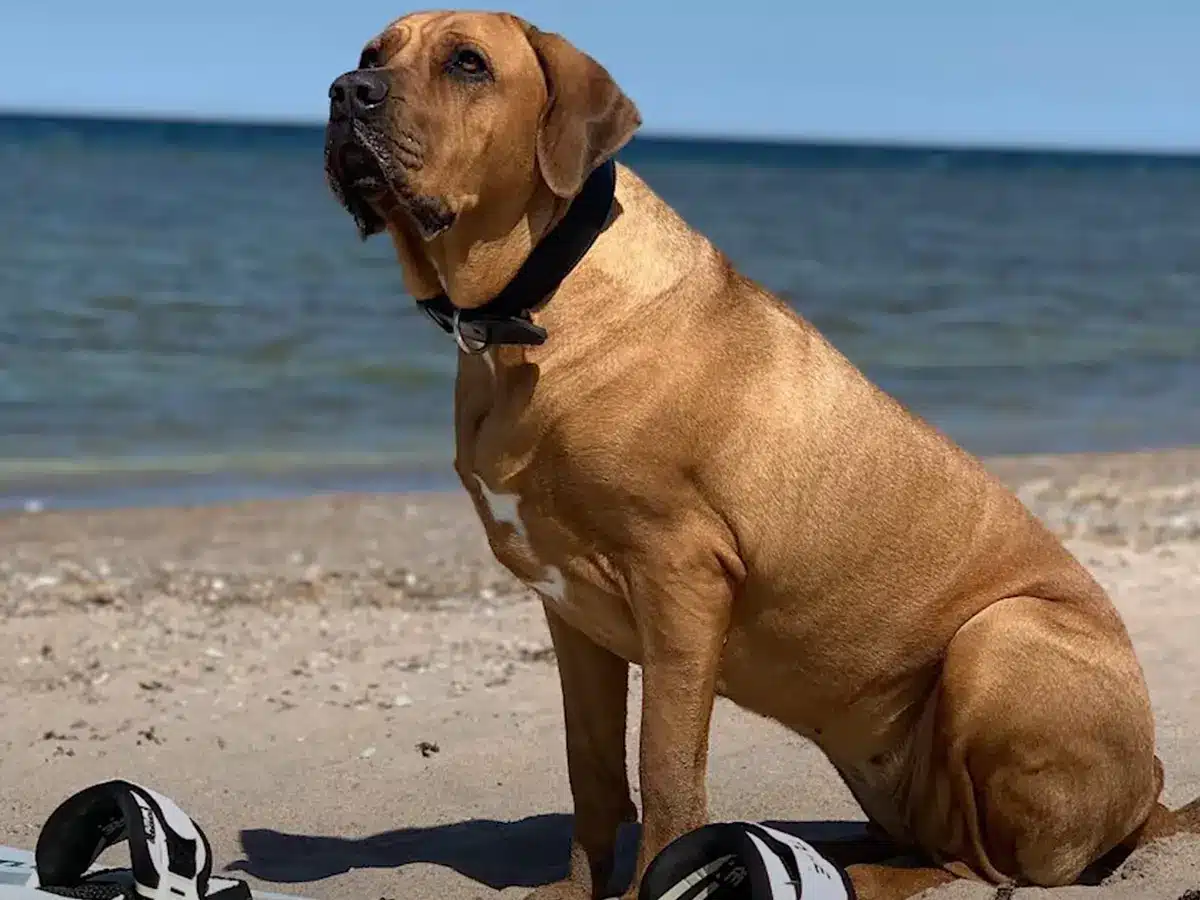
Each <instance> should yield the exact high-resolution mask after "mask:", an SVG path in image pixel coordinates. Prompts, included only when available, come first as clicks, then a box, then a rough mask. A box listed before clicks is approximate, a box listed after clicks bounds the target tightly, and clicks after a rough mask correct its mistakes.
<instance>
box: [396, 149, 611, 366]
mask: <svg viewBox="0 0 1200 900" xmlns="http://www.w3.org/2000/svg"><path fill="white" fill-rule="evenodd" d="M616 186H617V167H616V164H615V163H614V162H613V161H612V160H611V159H610V160H608V161H607V162H606V163H604V165H602V166H600V167H599V168H597V169H595V170H594V171H593V172H592V174H591V175H590V176H588V179H587V181H585V182H584V184H583V187H582V188H581V189H580V191H579V193H578V194H577V195H576V196H575V199H574V200H572V201H571V205H570V207H569V208H568V209H567V212H566V215H564V216H563V217H562V220H561V221H559V223H558V224H557V225H555V226H554V228H553V230H551V231H550V233H549V234H547V235H546V236H545V237H544V238H542V240H541V241H539V242H538V244H537V246H535V247H534V248H533V252H532V253H530V254H529V258H528V259H526V260H525V263H524V264H523V265H522V266H521V268H520V269H518V270H517V274H516V275H514V276H513V279H512V281H510V282H509V283H508V284H507V285H505V286H504V289H503V290H501V291H500V293H499V294H497V295H496V296H495V297H493V298H492V299H491V300H489V301H488V302H487V303H485V304H484V305H483V306H479V307H476V308H474V309H459V308H458V307H456V306H455V305H454V304H453V303H451V302H450V298H449V297H447V296H446V295H445V294H439V295H438V296H436V297H430V298H428V299H426V300H418V301H417V305H418V306H420V307H421V308H422V309H423V310H425V312H427V313H428V314H429V317H430V318H431V319H433V321H434V322H436V323H437V324H438V326H439V327H440V328H441V329H442V330H443V331H445V332H446V333H447V334H452V335H454V338H455V340H456V341H457V342H458V345H459V347H460V348H462V350H464V351H465V352H468V353H481V352H483V350H485V349H487V348H488V347H490V346H493V345H495V344H525V345H536V344H541V343H543V342H544V341H545V340H546V329H544V328H542V327H540V326H538V325H535V324H533V321H532V319H531V316H530V313H531V312H532V311H533V310H535V309H537V308H538V307H539V306H541V305H542V304H543V303H544V302H545V301H546V300H548V299H549V297H550V295H551V294H553V293H554V292H555V291H556V290H557V289H558V286H559V285H560V284H562V282H563V279H565V278H566V277H567V276H568V275H569V274H570V273H571V270H572V269H574V268H575V266H576V265H577V264H578V263H579V261H580V260H581V259H583V255H584V254H585V253H587V251H588V250H589V249H590V248H591V246H592V244H593V242H594V241H595V240H596V238H598V237H599V236H600V232H602V231H603V230H604V225H605V223H606V222H607V221H608V214H609V212H610V210H611V209H612V203H613V195H614V193H615V191H616Z"/></svg>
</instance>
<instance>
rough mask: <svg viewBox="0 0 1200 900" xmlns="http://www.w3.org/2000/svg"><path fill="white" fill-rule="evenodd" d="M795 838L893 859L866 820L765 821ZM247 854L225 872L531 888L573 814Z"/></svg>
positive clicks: (629, 867) (562, 868)
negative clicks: (416, 867) (424, 869)
mask: <svg viewBox="0 0 1200 900" xmlns="http://www.w3.org/2000/svg"><path fill="white" fill-rule="evenodd" d="M764 824H767V825H769V826H771V827H772V828H777V829H779V830H780V831H786V832H788V833H790V834H793V835H796V836H797V837H799V838H802V839H803V840H805V841H808V842H809V843H810V844H812V845H813V846H814V847H815V848H816V849H817V851H818V852H820V853H821V854H822V855H824V856H826V857H827V858H828V859H830V860H832V861H833V862H836V863H839V864H841V865H850V864H852V863H855V862H881V861H883V860H884V859H887V858H889V857H890V858H894V857H895V854H896V850H895V848H894V847H890V848H885V847H884V846H883V845H882V844H880V842H878V841H876V840H874V839H873V838H870V837H868V836H867V833H866V831H865V823H863V822H839V821H813V822H773V821H772V822H766V823H764ZM637 838H638V826H637V825H628V826H625V827H623V828H622V829H621V833H620V835H619V836H618V840H617V861H616V868H615V870H614V872H613V878H612V882H611V884H610V888H611V890H612V891H613V893H614V894H619V893H621V892H623V891H624V889H625V888H626V887H627V886H628V885H629V883H630V881H631V880H632V878H633V868H634V863H635V854H636V849H637ZM241 844H242V850H243V853H244V858H243V859H239V860H237V861H235V862H233V863H231V864H229V865H228V866H227V867H226V871H236V872H245V873H246V874H248V875H251V876H253V877H255V878H259V879H262V880H264V881H272V882H276V883H291V884H295V883H300V882H309V881H319V880H321V879H324V878H330V877H332V876H335V875H340V874H343V873H345V872H349V871H351V870H352V869H398V868H402V867H404V866H408V865H412V864H414V863H431V864H433V865H438V866H444V867H446V868H449V869H453V870H454V871H456V872H458V873H459V874H461V875H463V876H465V877H467V878H470V879H471V880H473V881H475V882H478V883H479V884H481V885H486V886H487V887H489V888H492V889H493V890H497V891H499V890H504V889H505V888H511V887H522V888H535V887H540V886H541V885H544V884H549V883H551V882H554V881H558V880H559V879H561V878H564V877H566V874H567V860H568V856H569V854H570V849H571V817H570V816H569V815H562V814H553V815H539V816H529V817H528V818H525V819H520V820H517V821H513V822H504V821H497V820H492V819H471V820H468V821H464V822H455V823H453V824H450V825H437V826H433V827H429V828H401V829H397V830H395V831H386V832H382V833H380V834H374V835H371V836H369V837H364V838H342V837H334V836H324V835H307V834H286V833H284V832H280V831H274V830H272V829H268V828H254V829H247V830H244V831H242V833H241Z"/></svg>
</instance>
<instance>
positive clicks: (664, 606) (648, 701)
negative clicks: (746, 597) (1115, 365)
mask: <svg viewBox="0 0 1200 900" xmlns="http://www.w3.org/2000/svg"><path fill="white" fill-rule="evenodd" d="M689 575H690V577H688V578H687V580H686V581H685V580H684V578H683V577H680V578H678V579H669V578H663V577H662V576H661V573H659V578H658V579H656V582H655V583H643V584H639V585H635V590H636V591H637V592H638V596H637V598H636V600H635V601H634V606H635V608H636V609H637V611H638V618H639V622H638V625H639V630H640V636H641V640H642V650H643V653H644V658H643V662H642V727H641V746H640V748H639V749H640V761H639V782H640V787H641V794H642V835H641V842H640V845H639V847H638V859H637V869H636V872H635V877H634V881H633V885H632V886H631V887H630V889H629V892H628V893H627V894H626V896H627V897H636V896H637V889H638V886H639V885H640V883H641V879H642V875H643V874H644V873H645V871H646V867H647V866H648V865H649V864H650V862H651V861H652V860H653V859H654V857H655V856H657V855H658V854H659V853H660V852H661V851H662V849H663V848H664V847H666V846H667V844H669V843H670V842H671V841H673V840H674V839H675V838H677V837H679V836H681V835H683V834H685V833H687V832H689V831H691V830H693V829H695V828H699V827H700V826H701V825H704V824H705V823H706V822H707V820H708V793H707V788H706V776H707V769H708V737H709V725H710V722H711V719H712V710H713V703H714V701H715V697H716V684H717V674H718V670H719V668H720V663H721V652H722V648H723V647H724V644H725V636H726V633H727V630H728V627H729V617H730V609H731V606H732V593H731V590H730V585H729V583H728V581H727V580H726V579H725V578H724V573H713V576H712V577H711V578H710V579H704V578H703V577H702V571H700V570H699V567H698V568H697V569H692V570H691V572H690V573H689Z"/></svg>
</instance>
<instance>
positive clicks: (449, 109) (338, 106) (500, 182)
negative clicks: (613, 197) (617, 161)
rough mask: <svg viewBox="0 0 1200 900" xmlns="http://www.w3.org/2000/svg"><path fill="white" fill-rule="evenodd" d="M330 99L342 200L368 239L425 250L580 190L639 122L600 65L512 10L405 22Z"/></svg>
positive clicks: (481, 235) (500, 230) (333, 179)
mask: <svg viewBox="0 0 1200 900" xmlns="http://www.w3.org/2000/svg"><path fill="white" fill-rule="evenodd" d="M329 96H330V104H329V121H328V125H327V128H326V141H325V169H326V173H327V176H328V179H329V183H330V186H331V187H332V189H333V191H334V193H335V195H336V196H337V197H338V199H339V200H340V202H341V203H342V205H343V206H345V208H346V209H347V211H348V212H349V213H350V214H351V215H352V216H353V217H354V219H355V221H356V223H357V225H358V229H359V233H360V235H361V236H362V237H363V238H366V237H369V236H370V235H372V234H375V233H377V232H380V231H383V230H384V229H387V230H388V231H390V232H391V233H392V234H393V237H395V238H396V239H397V240H401V239H403V238H404V236H406V235H407V237H408V239H409V240H410V241H414V242H416V243H418V244H420V243H425V244H428V243H430V242H433V241H435V240H436V239H439V238H444V237H445V236H447V235H450V234H452V233H453V232H455V231H464V232H468V233H470V234H471V235H472V240H477V239H494V238H496V237H497V236H499V235H502V234H504V233H506V232H508V231H511V230H512V229H514V228H516V227H517V225H518V223H519V222H521V221H522V219H523V218H524V217H525V216H526V215H527V214H528V207H529V205H530V204H531V203H533V202H535V200H534V198H535V197H536V196H538V192H539V190H541V191H543V192H544V191H545V189H546V188H548V189H549V192H550V193H551V194H552V195H553V197H557V198H560V199H565V198H569V197H572V196H574V194H575V193H576V192H577V191H578V190H579V188H580V187H581V186H582V184H583V182H584V181H585V180H586V179H587V176H588V175H589V174H590V173H591V172H592V170H593V169H594V168H595V167H596V166H598V165H600V164H601V163H603V162H604V161H606V160H607V159H608V158H609V157H611V156H612V155H613V154H614V153H616V152H617V151H618V150H619V149H620V148H621V147H622V146H623V145H624V144H625V143H626V142H627V141H628V140H629V139H630V138H631V137H632V136H633V133H634V132H635V131H636V129H637V128H638V126H639V125H640V124H641V118H640V115H639V114H638V111H637V109H636V107H635V106H634V104H633V103H632V102H631V101H630V100H629V98H628V97H626V96H625V94H624V93H622V91H621V90H620V88H619V87H618V86H617V85H616V83H615V82H614V81H613V79H612V77H611V76H610V75H609V73H608V72H607V71H606V70H605V69H604V68H603V67H602V66H600V65H599V64H598V63H597V62H596V61H595V60H593V59H592V58H591V57H589V56H587V55H586V54H584V53H583V52H581V51H580V50H578V49H577V48H575V47H574V46H572V45H571V44H570V43H569V42H567V41H566V40H565V39H563V38H562V37H560V36H559V35H556V34H550V33H547V32H542V31H539V30H537V29H536V28H535V27H533V26H532V25H530V24H529V23H527V22H525V21H524V20H522V19H520V18H518V17H516V16H512V15H509V14H505V13H490V12H421V13H413V14H411V15H408V16H404V17H403V18H400V19H398V20H396V21H395V22H393V23H392V24H391V25H389V26H388V27H387V28H385V29H384V30H383V31H382V32H381V33H380V34H379V35H377V36H376V37H374V38H373V39H371V40H370V41H368V42H367V44H366V46H365V47H364V48H363V50H362V54H361V56H360V58H359V61H358V66H357V67H356V68H355V69H354V70H352V71H349V72H346V73H345V74H343V75H341V76H339V77H338V78H337V79H335V80H334V82H333V84H332V85H331V86H330V89H329ZM553 197H552V198H551V199H553ZM459 243H461V241H460V242H459ZM409 249H410V251H411V249H412V248H409ZM402 255H404V254H403V250H402Z"/></svg>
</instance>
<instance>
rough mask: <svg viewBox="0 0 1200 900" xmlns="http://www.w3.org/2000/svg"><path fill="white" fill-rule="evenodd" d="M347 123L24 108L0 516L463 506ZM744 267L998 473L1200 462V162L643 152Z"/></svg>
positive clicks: (435, 392) (444, 371) (3, 315)
mask: <svg viewBox="0 0 1200 900" xmlns="http://www.w3.org/2000/svg"><path fill="white" fill-rule="evenodd" d="M321 148H322V132H321V130H320V128H307V127H267V126H244V125H197V124H182V123H165V122H115V121H103V120H79V119H39V118H29V117H6V118H5V117H0V505H3V506H13V505H26V506H37V505H41V504H45V505H51V506H53V505H93V504H111V503H156V502H204V501H208V500H213V499H224V498H231V497H242V496H271V495H277V494H293V493H296V492H304V491H310V490H325V489H341V488H350V489H358V488H365V489H389V488H398V489H403V488H411V487H433V488H439V487H447V486H451V485H453V484H454V482H453V476H452V472H451V459H452V456H451V454H452V449H451V427H452V425H451V384H452V379H453V372H454V363H455V357H454V350H453V345H452V343H451V342H450V341H448V340H447V339H446V338H445V336H444V335H443V334H442V333H441V332H440V331H438V330H437V329H436V328H434V327H433V326H432V324H431V323H429V322H428V321H427V320H426V319H425V317H424V316H423V315H422V314H420V313H419V312H418V311H417V310H416V309H415V307H414V305H413V303H412V301H411V298H409V297H408V296H406V295H405V293H404V290H403V287H402V283H401V279H400V273H399V270H398V268H397V266H396V264H395V262H394V257H393V256H392V253H391V251H390V247H389V246H388V244H387V242H386V240H385V239H383V238H376V239H375V240H373V241H370V242H368V243H366V244H362V243H360V242H359V241H358V239H357V237H356V236H355V234H354V229H353V226H352V223H351V222H350V220H349V218H347V217H346V216H345V215H344V214H343V213H342V212H341V211H340V210H339V208H338V207H337V205H336V204H335V202H334V200H333V198H332V196H331V195H330V193H329V191H328V189H327V188H326V186H325V184H324V180H323V174H322V168H321ZM622 159H623V161H625V162H626V163H628V164H630V165H631V166H633V167H635V168H636V169H637V170H638V172H639V173H640V174H641V175H642V176H643V177H644V178H646V179H647V180H648V181H649V182H650V184H651V185H652V186H653V187H654V188H656V189H657V190H658V191H659V192H660V193H661V194H662V195H663V196H664V197H665V198H666V199H667V200H668V201H669V202H670V203H671V204H673V205H674V206H675V207H676V208H677V209H678V210H679V211H680V212H681V213H682V214H683V215H684V216H685V217H686V218H687V219H688V220H689V221H690V222H691V223H692V224H693V225H694V226H695V227H697V228H699V229H701V230H702V231H704V232H706V233H707V234H708V235H709V236H710V237H711V238H712V239H713V240H714V242H715V243H716V244H717V245H718V246H719V247H721V248H722V249H723V250H724V251H725V252H726V253H728V254H729V256H730V257H731V258H732V259H733V261H734V263H735V264H736V265H737V266H739V267H740V268H741V269H742V270H744V271H745V272H747V273H748V274H750V275H751V276H753V277H755V278H757V279H758V280H760V281H762V282H763V283H765V284H766V285H767V286H768V287H770V288H772V289H774V290H776V291H778V292H780V293H781V294H782V295H783V296H785V297H786V298H787V299H788V300H789V301H790V302H791V303H793V304H794V305H795V307H796V308H797V309H799V310H800V311H802V312H803V313H804V314H805V315H806V316H807V317H808V318H810V319H811V320H812V321H813V322H814V323H816V325H817V326H818V327H820V328H821V329H822V330H823V331H824V333H825V334H826V335H827V336H828V337H829V338H830V339H831V340H832V341H833V343H834V344H836V345H837V346H838V347H839V348H841V349H842V351H843V352H845V353H846V354H847V355H848V356H849V357H850V358H851V359H852V360H854V361H855V362H856V363H857V364H858V365H860V366H861V367H862V368H863V369H864V370H865V371H866V372H867V374H868V375H869V376H871V377H872V378H873V379H875V380H876V381H877V382H878V383H879V384H881V385H882V386H883V387H884V388H885V389H887V390H888V391H890V392H891V393H893V394H894V395H895V396H897V397H899V398H900V399H901V400H902V401H903V402H905V403H906V404H907V405H909V406H910V407H911V408H912V409H913V410H915V411H916V412H918V413H920V414H921V415H923V416H924V417H926V418H927V419H929V420H930V421H932V422H934V423H935V424H937V425H938V426H940V427H941V428H943V429H945V430H946V431H947V432H949V433H950V434H951V435H952V436H953V437H954V438H955V439H957V440H958V441H959V442H960V443H962V444H963V445H964V446H966V447H967V448H968V449H970V450H972V451H975V452H978V453H984V454H991V453H1024V452H1049V451H1086V450H1128V449H1139V448H1148V447H1163V446H1177V445H1186V444H1200V157H1196V158H1188V157H1153V156H1136V155H1082V154H1076V155H1071V154H1053V153H1019V152H972V151H946V150H938V149H925V148H907V149H900V148H892V149H888V148H871V147H856V146H811V145H783V144H778V145H772V144H754V143H737V142H714V141H688V140H665V139H650V138H639V139H636V140H635V141H634V142H633V143H632V144H631V145H630V146H629V147H628V148H627V149H626V150H625V151H624V152H623V153H622Z"/></svg>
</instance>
